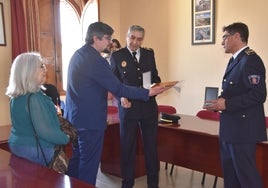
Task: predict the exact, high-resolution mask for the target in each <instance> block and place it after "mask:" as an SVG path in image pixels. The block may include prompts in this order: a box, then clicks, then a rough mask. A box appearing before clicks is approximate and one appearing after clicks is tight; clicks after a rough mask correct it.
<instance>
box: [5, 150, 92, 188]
mask: <svg viewBox="0 0 268 188" xmlns="http://www.w3.org/2000/svg"><path fill="white" fill-rule="evenodd" d="M0 186H1V188H11V187H12V188H13V187H14V188H15V187H19V188H36V187H38V188H48V187H49V188H66V187H70V188H94V186H91V185H89V184H86V183H84V182H82V181H80V180H77V179H75V178H71V177H69V176H67V175H62V174H59V173H57V172H55V171H53V170H51V169H48V168H45V167H43V166H40V165H38V164H35V163H32V162H30V161H28V160H25V159H22V158H19V157H16V156H15V155H12V154H11V153H9V152H7V151H4V150H2V149H0Z"/></svg>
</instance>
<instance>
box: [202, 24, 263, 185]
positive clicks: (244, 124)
mask: <svg viewBox="0 0 268 188" xmlns="http://www.w3.org/2000/svg"><path fill="white" fill-rule="evenodd" d="M223 32H224V34H223V38H222V39H223V41H222V45H223V47H224V49H225V53H231V54H232V58H231V59H230V61H229V64H228V66H227V68H226V71H225V74H224V76H223V81H222V92H221V95H220V96H219V98H218V99H217V100H213V101H211V102H212V103H213V104H212V105H210V106H206V107H205V108H207V109H208V110H216V111H222V113H221V116H220V154H221V162H222V169H223V177H224V187H225V188H253V187H256V188H257V187H258V188H262V187H263V185H262V180H261V177H260V174H259V172H258V169H257V167H256V144H257V143H258V142H261V141H265V140H267V135H266V127H265V114H264V105H263V104H264V102H265V100H266V95H267V94H266V83H265V67H264V64H263V62H262V60H261V58H260V57H259V56H258V55H257V54H256V53H255V52H254V51H253V50H252V49H250V48H249V47H248V46H247V43H248V35H249V31H248V27H247V25H245V24H244V23H233V24H231V25H228V26H226V27H224V28H223Z"/></svg>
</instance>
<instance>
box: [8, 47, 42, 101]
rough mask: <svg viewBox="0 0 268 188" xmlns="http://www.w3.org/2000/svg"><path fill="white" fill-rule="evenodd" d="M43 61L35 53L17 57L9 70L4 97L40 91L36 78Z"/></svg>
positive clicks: (39, 84)
mask: <svg viewBox="0 0 268 188" xmlns="http://www.w3.org/2000/svg"><path fill="white" fill-rule="evenodd" d="M43 64H44V60H43V59H42V58H41V55H40V54H39V53H37V52H27V53H22V54H20V55H18V56H17V57H16V58H15V60H14V61H13V63H12V66H11V69H10V77H9V85H8V87H7V91H6V95H7V96H9V97H18V96H20V95H25V94H26V93H34V92H37V91H39V90H40V86H41V83H39V80H38V76H39V71H40V68H41V67H42V66H43Z"/></svg>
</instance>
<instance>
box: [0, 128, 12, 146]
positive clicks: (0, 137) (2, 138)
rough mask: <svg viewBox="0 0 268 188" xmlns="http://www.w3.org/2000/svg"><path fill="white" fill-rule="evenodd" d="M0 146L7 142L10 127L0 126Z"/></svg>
mask: <svg viewBox="0 0 268 188" xmlns="http://www.w3.org/2000/svg"><path fill="white" fill-rule="evenodd" d="M0 129H1V131H0V144H1V143H5V142H7V140H8V137H9V132H10V129H11V125H3V126H0Z"/></svg>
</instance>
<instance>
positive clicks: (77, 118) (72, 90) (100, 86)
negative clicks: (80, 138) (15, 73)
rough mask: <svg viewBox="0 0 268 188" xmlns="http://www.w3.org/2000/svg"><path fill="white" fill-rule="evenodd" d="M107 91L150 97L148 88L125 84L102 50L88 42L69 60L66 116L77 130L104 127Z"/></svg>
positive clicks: (130, 95)
mask: <svg viewBox="0 0 268 188" xmlns="http://www.w3.org/2000/svg"><path fill="white" fill-rule="evenodd" d="M108 91H110V92H112V93H113V94H114V95H117V96H125V97H129V98H135V99H139V100H148V99H149V91H148V90H145V89H141V88H136V87H129V86H126V85H124V84H122V83H121V82H120V81H119V80H118V79H117V78H116V77H115V76H114V74H113V72H112V71H111V69H110V66H109V63H108V62H107V61H106V60H105V59H104V58H103V57H101V55H100V53H99V52H98V51H97V50H95V49H94V48H93V47H91V46H90V45H87V44H86V45H84V46H83V47H81V48H80V49H78V50H77V51H76V52H75V54H74V55H73V56H72V58H71V60H70V64H69V68H68V79H67V91H66V107H65V113H64V116H65V117H67V119H68V120H69V121H70V122H71V123H72V124H73V125H74V126H76V128H77V129H78V130H104V129H105V128H106V126H107V95H108Z"/></svg>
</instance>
